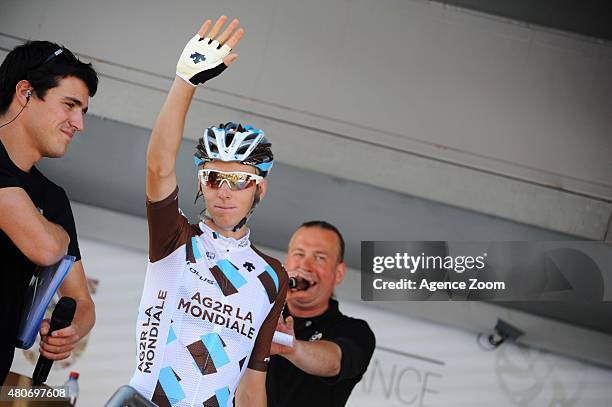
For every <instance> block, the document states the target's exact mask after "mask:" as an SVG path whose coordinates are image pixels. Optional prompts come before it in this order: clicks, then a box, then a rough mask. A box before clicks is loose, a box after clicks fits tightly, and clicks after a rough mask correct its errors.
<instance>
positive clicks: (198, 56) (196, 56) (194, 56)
mask: <svg viewBox="0 0 612 407" xmlns="http://www.w3.org/2000/svg"><path fill="white" fill-rule="evenodd" d="M189 58H191V59H192V60H193V63H194V64H198V63H200V62H202V61H206V57H205V56H204V55H202V54H200V53H198V52H194V53H193V54H191V55H189Z"/></svg>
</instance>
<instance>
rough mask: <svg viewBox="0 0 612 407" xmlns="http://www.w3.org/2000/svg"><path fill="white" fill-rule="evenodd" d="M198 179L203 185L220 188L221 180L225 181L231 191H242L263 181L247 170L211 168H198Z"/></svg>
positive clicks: (260, 177)
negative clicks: (230, 170)
mask: <svg viewBox="0 0 612 407" xmlns="http://www.w3.org/2000/svg"><path fill="white" fill-rule="evenodd" d="M198 179H199V181H200V185H205V186H206V187H208V188H212V189H218V188H221V185H222V184H223V182H227V186H228V187H229V189H230V190H232V191H242V190H244V189H247V188H249V187H250V186H252V185H257V184H259V183H260V182H261V181H263V177H262V176H260V175H255V174H251V173H248V172H241V171H232V172H225V171H219V170H213V169H201V170H199V171H198Z"/></svg>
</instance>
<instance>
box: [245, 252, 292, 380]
mask: <svg viewBox="0 0 612 407" xmlns="http://www.w3.org/2000/svg"><path fill="white" fill-rule="evenodd" d="M255 251H256V252H257V253H259V254H260V255H262V257H263V258H264V260H266V262H267V263H268V264H269V265H270V266H271V267H272V268H273V269H274V271H275V272H276V275H277V276H278V280H279V284H278V294H277V295H276V299H275V301H274V305H273V306H272V309H270V312H269V313H268V316H267V317H266V319H265V320H264V322H263V324H262V325H261V328H260V329H259V333H258V334H257V339H256V340H255V346H254V347H253V352H252V353H251V358H250V359H249V364H248V366H247V367H248V368H249V369H253V370H259V371H260V372H265V371H266V370H267V369H268V360H269V358H270V346H271V345H272V336H274V331H275V330H276V324H277V323H278V317H279V316H280V314H281V312H282V311H283V307H284V306H285V299H286V298H287V284H288V281H289V278H288V276H287V272H286V271H285V268H284V267H283V266H282V264H281V263H280V262H279V261H278V260H276V259H273V258H272V257H269V256H266V255H263V254H262V253H261V252H259V251H258V250H256V249H255Z"/></svg>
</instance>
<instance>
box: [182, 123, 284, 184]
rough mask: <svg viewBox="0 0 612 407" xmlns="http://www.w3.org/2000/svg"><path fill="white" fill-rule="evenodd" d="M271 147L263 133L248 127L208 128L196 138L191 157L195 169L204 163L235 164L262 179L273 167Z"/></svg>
mask: <svg viewBox="0 0 612 407" xmlns="http://www.w3.org/2000/svg"><path fill="white" fill-rule="evenodd" d="M271 147H272V144H271V143H270V142H269V141H268V140H267V139H266V136H265V134H264V132H263V131H262V130H260V129H256V128H254V127H251V126H244V127H242V125H241V124H237V123H232V122H229V123H226V124H223V123H222V124H220V125H219V127H214V126H213V127H209V128H207V129H206V131H205V132H204V135H203V137H202V138H200V140H199V142H198V145H197V147H196V152H195V154H194V159H195V163H196V165H198V166H200V165H202V164H204V163H205V162H208V161H226V162H228V161H229V162H239V163H241V164H246V165H252V166H253V167H255V168H257V170H258V172H259V174H260V175H261V176H263V177H265V176H266V175H268V172H269V171H270V170H271V169H272V165H273V164H274V155H273V154H272V149H271Z"/></svg>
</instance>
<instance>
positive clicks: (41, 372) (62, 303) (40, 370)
mask: <svg viewBox="0 0 612 407" xmlns="http://www.w3.org/2000/svg"><path fill="white" fill-rule="evenodd" d="M75 311H76V301H75V300H73V299H72V298H70V297H62V298H61V299H60V300H59V301H58V303H57V305H56V306H55V309H54V310H53V314H51V322H50V327H49V333H48V334H47V335H51V333H52V332H53V331H57V330H60V329H63V328H66V327H68V326H70V324H71V323H72V319H73V318H74V312H75ZM51 365H53V361H52V360H49V359H47V358H46V357H44V356H43V355H40V356H39V357H38V362H36V368H35V369H34V374H33V375H32V385H33V386H40V385H41V384H43V383H44V382H45V381H47V376H48V375H49V372H50V371H51Z"/></svg>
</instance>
